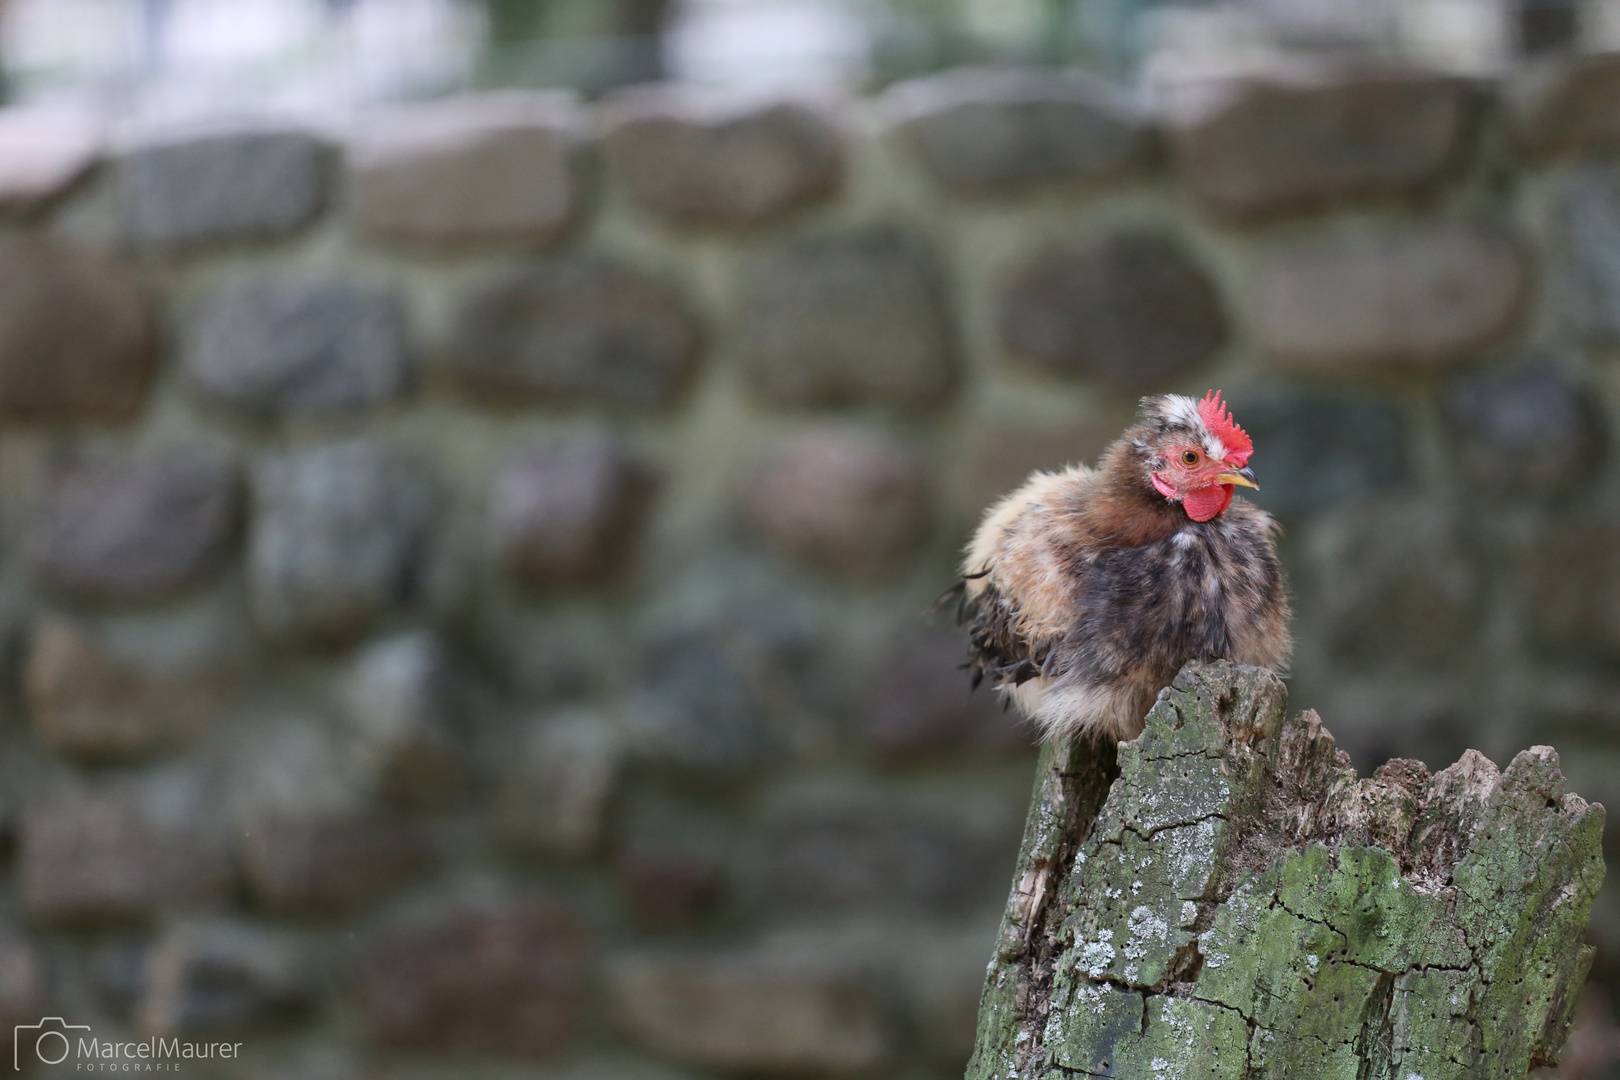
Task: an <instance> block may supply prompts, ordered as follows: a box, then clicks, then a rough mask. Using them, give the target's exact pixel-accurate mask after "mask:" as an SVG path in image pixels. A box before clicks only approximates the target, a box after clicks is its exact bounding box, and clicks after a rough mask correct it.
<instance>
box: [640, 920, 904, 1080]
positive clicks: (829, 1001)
mask: <svg viewBox="0 0 1620 1080" xmlns="http://www.w3.org/2000/svg"><path fill="white" fill-rule="evenodd" d="M608 985H609V989H610V991H611V994H612V998H613V1002H614V1006H615V1015H616V1016H617V1017H618V1019H619V1022H620V1024H621V1025H622V1026H623V1027H624V1028H625V1029H626V1030H628V1031H629V1032H630V1034H632V1035H633V1036H634V1037H635V1038H636V1039H637V1040H638V1041H640V1042H642V1043H644V1044H646V1045H647V1046H648V1047H650V1048H652V1049H654V1050H657V1051H658V1052H660V1053H663V1054H667V1055H669V1056H670V1057H673V1058H675V1059H676V1060H678V1061H681V1062H685V1063H687V1064H690V1065H696V1066H699V1067H701V1068H711V1069H720V1070H725V1071H728V1072H746V1073H750V1074H752V1073H767V1072H768V1073H788V1074H793V1075H801V1074H805V1075H835V1076H846V1075H863V1074H868V1073H876V1072H878V1071H879V1070H881V1069H882V1068H883V1067H884V1066H885V1065H887V1064H889V1063H890V1062H891V1061H892V1060H893V1058H894V1054H895V1051H896V1050H897V1049H898V1047H897V1043H896V1039H895V1036H894V1033H893V1031H892V1030H891V1028H890V1023H889V1020H888V1013H889V1011H890V1006H889V1002H888V1001H887V1000H886V995H885V994H884V992H883V989H882V986H881V984H880V982H879V980H878V979H877V977H876V976H875V975H874V973H873V972H872V970H871V969H870V967H869V966H867V965H866V964H864V963H861V962H858V961H849V960H845V959H842V958H839V957H833V956H829V955H827V954H825V953H821V954H815V955H812V954H809V953H807V952H805V953H787V952H782V951H779V950H774V951H766V950H757V951H751V952H710V953H700V952H671V953H633V954H627V955H622V956H619V957H616V958H615V959H614V961H613V963H612V964H611V965H610V966H609V971H608Z"/></svg>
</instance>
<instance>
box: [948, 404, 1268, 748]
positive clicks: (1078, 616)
mask: <svg viewBox="0 0 1620 1080" xmlns="http://www.w3.org/2000/svg"><path fill="white" fill-rule="evenodd" d="M1253 449H1254V446H1253V443H1252V442H1251V441H1250V439H1249V436H1248V435H1247V433H1245V432H1244V430H1243V429H1242V428H1240V427H1238V426H1237V424H1236V423H1235V422H1234V421H1233V419H1232V417H1231V415H1230V414H1229V413H1228V411H1227V408H1226V406H1225V405H1224V404H1223V403H1222V402H1221V398H1220V394H1219V393H1217V392H1213V391H1212V392H1210V393H1208V394H1206V395H1205V396H1204V399H1203V400H1202V401H1194V400H1192V399H1191V398H1188V397H1182V396H1180V395H1178V394H1167V395H1165V396H1163V397H1150V398H1143V399H1142V408H1141V418H1140V421H1139V422H1138V423H1137V424H1136V425H1135V426H1134V427H1131V428H1130V429H1129V430H1127V431H1126V432H1125V434H1124V435H1123V436H1121V437H1120V439H1119V440H1118V441H1117V442H1115V443H1114V444H1113V445H1112V446H1110V447H1109V448H1108V449H1107V450H1106V451H1104V453H1103V456H1102V460H1101V461H1100V462H1099V464H1098V466H1097V468H1096V469H1088V468H1086V467H1085V466H1083V465H1074V466H1070V467H1069V468H1067V469H1065V470H1063V471H1061V472H1056V473H1043V472H1037V473H1035V474H1034V475H1032V476H1031V477H1030V478H1029V479H1028V480H1027V481H1025V483H1024V485H1023V487H1021V488H1019V489H1018V490H1017V491H1015V492H1013V493H1012V494H1011V495H1008V496H1007V497H1006V498H1004V499H1002V500H1001V501H1000V502H998V503H996V504H995V505H994V506H992V507H991V508H990V509H989V510H987V511H986V512H985V516H984V521H983V523H982V524H981V525H980V526H979V530H978V532H977V533H976V534H975V535H974V537H973V540H972V542H971V543H970V544H969V545H968V548H967V553H966V556H965V558H964V560H963V563H962V578H963V580H962V583H961V585H960V587H959V588H960V596H961V607H960V611H961V618H962V621H963V622H964V623H965V624H966V625H967V626H968V627H969V631H970V646H969V649H970V656H971V659H970V663H969V666H970V667H971V668H972V669H973V673H974V685H975V686H977V685H978V684H979V682H980V681H982V680H983V679H986V678H988V679H989V680H990V681H991V683H992V684H993V685H995V686H996V687H997V688H998V689H999V690H1000V691H1001V692H1003V693H1004V694H1006V695H1007V696H1008V697H1009V698H1010V699H1011V700H1012V702H1013V703H1014V704H1015V705H1016V706H1017V707H1018V709H1019V710H1020V711H1021V712H1023V713H1024V714H1025V715H1027V716H1029V717H1030V718H1032V719H1033V720H1034V721H1035V722H1036V724H1037V725H1038V726H1039V727H1040V729H1041V731H1042V733H1043V735H1044V736H1045V737H1048V738H1053V737H1070V736H1077V735H1091V736H1094V737H1101V738H1108V739H1131V738H1135V737H1136V736H1137V735H1138V734H1140V733H1141V731H1142V724H1143V721H1144V719H1145V718H1146V716H1147V711H1148V709H1149V708H1150V707H1151V706H1152V705H1153V702H1154V699H1155V698H1156V697H1157V696H1158V693H1159V690H1160V689H1161V688H1163V687H1165V686H1167V685H1169V683H1170V681H1171V679H1173V678H1174V677H1175V674H1176V672H1177V671H1179V670H1180V669H1181V666H1182V665H1183V664H1184V663H1186V662H1187V661H1188V660H1192V659H1198V658H1204V659H1226V660H1233V661H1236V662H1238V663H1241V664H1256V665H1260V666H1262V667H1269V668H1272V669H1273V670H1277V671H1282V670H1283V668H1284V667H1285V666H1286V665H1287V662H1288V657H1289V653H1290V650H1291V643H1290V639H1289V635H1288V598H1287V594H1286V591H1285V588H1284V585H1283V578H1282V571H1281V570H1280V568H1279V567H1278V565H1277V553H1276V547H1275V538H1276V535H1277V524H1276V522H1275V521H1273V520H1272V518H1271V517H1270V515H1268V514H1267V513H1265V511H1263V510H1259V509H1257V508H1255V507H1254V506H1252V505H1251V504H1250V503H1249V502H1248V501H1247V500H1242V499H1239V500H1235V501H1234V500H1233V498H1232V493H1233V490H1234V489H1235V488H1237V487H1251V488H1258V487H1259V485H1258V484H1257V483H1256V482H1255V477H1254V473H1253V472H1252V471H1251V470H1250V469H1249V467H1248V465H1249V457H1250V455H1251V454H1252V453H1253Z"/></svg>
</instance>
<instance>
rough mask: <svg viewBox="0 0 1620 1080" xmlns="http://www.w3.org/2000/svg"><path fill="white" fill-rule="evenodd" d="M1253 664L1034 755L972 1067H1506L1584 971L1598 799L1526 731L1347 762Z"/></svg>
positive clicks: (1520, 1063)
mask: <svg viewBox="0 0 1620 1080" xmlns="http://www.w3.org/2000/svg"><path fill="white" fill-rule="evenodd" d="M1286 705H1287V694H1286V692H1285V691H1284V689H1283V685H1282V682H1281V681H1280V680H1279V679H1278V678H1277V677H1276V676H1275V675H1274V674H1272V673H1271V672H1269V671H1265V670H1263V669H1260V668H1250V667H1240V666H1237V665H1233V664H1229V663H1225V662H1214V663H1197V662H1195V663H1192V664H1188V665H1187V667H1186V668H1184V669H1183V670H1182V672H1181V673H1180V675H1178V676H1177V678H1176V681H1175V683H1174V684H1173V685H1172V686H1171V687H1170V688H1168V689H1166V690H1165V691H1164V692H1163V693H1162V694H1161V695H1160V697H1159V700H1158V702H1157V704H1155V706H1154V707H1153V710H1152V712H1151V713H1149V715H1148V721H1147V727H1146V729H1145V730H1144V731H1143V733H1142V735H1141V736H1140V737H1139V738H1137V739H1135V740H1134V741H1131V742H1126V743H1122V744H1120V745H1119V746H1118V747H1117V749H1116V748H1114V747H1106V746H1098V745H1095V744H1085V743H1070V742H1052V743H1049V744H1048V745H1047V746H1046V747H1045V748H1044V749H1043V751H1042V754H1041V760H1040V765H1039V769H1038V774H1037V778H1036V783H1035V792H1034V798H1033V803H1032V805H1031V807H1030V813H1029V820H1028V823H1027V825H1026V827H1025V834H1024V841H1023V847H1022V850H1021V852H1020V854H1019V861H1018V868H1017V871H1016V873H1015V876H1014V883H1013V889H1012V895H1011V897H1010V899H1009V901H1008V907H1007V911H1006V914H1005V916H1004V917H1003V919H1002V924H1001V931H1000V937H999V940H998V942H997V950H996V955H995V957H994V958H993V959H992V961H991V963H990V968H989V971H988V974H987V978H986V982H985V988H984V995H983V998H982V1000H981V1003H980V1012H979V1030H978V1037H977V1044H976V1047H975V1050H974V1054H973V1059H972V1061H971V1062H970V1063H969V1066H968V1071H967V1075H968V1078H969V1080H1059V1078H1078V1077H1087V1076H1110V1077H1122V1078H1129V1080H1161V1078H1162V1080H1172V1078H1173V1080H1184V1078H1194V1077H1198V1078H1209V1080H1226V1078H1230V1080H1251V1078H1267V1077H1275V1078H1283V1077H1286V1078H1288V1080H1308V1078H1322V1080H1327V1078H1341V1077H1342V1078H1343V1080H1385V1078H1388V1080H1460V1078H1463V1077H1468V1078H1473V1077H1493V1078H1494V1077H1501V1078H1511V1080H1521V1078H1522V1077H1524V1076H1525V1074H1526V1073H1527V1072H1528V1071H1529V1069H1530V1068H1532V1067H1534V1066H1537V1065H1541V1064H1552V1063H1554V1062H1556V1060H1557V1057H1558V1053H1559V1051H1560V1049H1561V1048H1562V1046H1563V1043H1564V1038H1565V1036H1566V1034H1567V1032H1568V1028H1569V1024H1570V1021H1571V1019H1572V1017H1573V1012H1574V1006H1575V999H1576V995H1577V994H1578V992H1579V990H1580V987H1581V984H1582V982H1583V981H1584V979H1585V976H1586V972H1587V969H1588V968H1589V967H1590V965H1591V961H1592V950H1591V949H1590V948H1589V947H1587V946H1585V945H1583V944H1582V941H1581V938H1582V934H1583V933H1584V931H1585V929H1586V922H1587V916H1588V914H1589V912H1590V909H1591V905H1592V899H1593V897H1594V896H1596V894H1597V890H1598V886H1599V885H1600V884H1601V883H1602V880H1603V859H1602V854H1601V839H1602V831H1603V807H1602V806H1601V805H1598V804H1594V803H1588V802H1586V801H1585V800H1584V799H1582V798H1581V797H1580V796H1578V795H1574V794H1568V793H1565V792H1564V790H1563V777H1562V775H1561V774H1560V773H1559V771H1558V757H1557V755H1556V754H1555V753H1554V752H1553V751H1552V749H1551V748H1549V747H1544V746H1537V747H1532V748H1531V749H1529V750H1526V751H1524V752H1522V753H1520V754H1519V755H1518V756H1517V757H1515V758H1514V759H1513V761H1512V763H1511V764H1510V765H1509V766H1508V767H1507V768H1506V769H1505V770H1501V771H1498V769H1497V768H1496V766H1495V765H1493V764H1492V763H1491V762H1490V761H1489V760H1488V759H1486V758H1485V757H1484V756H1483V755H1481V754H1479V753H1477V752H1475V751H1472V750H1470V751H1468V752H1467V753H1466V754H1464V755H1463V756H1462V758H1461V759H1460V760H1458V761H1457V763H1456V764H1454V765H1452V766H1450V767H1449V768H1447V769H1444V770H1442V771H1441V772H1439V773H1437V774H1434V775H1430V773H1429V770H1428V769H1427V768H1426V767H1425V766H1424V765H1423V764H1422V763H1421V762H1416V761H1406V760H1399V759H1397V760H1395V761H1391V762H1389V763H1387V764H1385V765H1384V766H1383V767H1381V768H1380V769H1379V770H1378V771H1377V772H1376V773H1375V774H1374V775H1373V776H1372V777H1371V778H1369V779H1360V778H1358V777H1357V776H1356V773H1355V770H1354V769H1353V768H1352V767H1351V765H1350V760H1349V758H1348V757H1347V756H1346V755H1345V754H1344V753H1343V752H1342V751H1340V750H1339V749H1338V748H1337V746H1336V745H1335V743H1334V741H1333V736H1332V735H1330V734H1329V733H1328V731H1327V730H1326V729H1325V728H1324V727H1323V726H1322V722H1321V720H1320V719H1319V718H1318V717H1317V716H1316V714H1315V713H1314V712H1305V713H1302V714H1299V715H1296V716H1294V717H1292V718H1288V717H1287V716H1286Z"/></svg>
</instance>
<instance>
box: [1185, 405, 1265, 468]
mask: <svg viewBox="0 0 1620 1080" xmlns="http://www.w3.org/2000/svg"><path fill="white" fill-rule="evenodd" d="M1198 417H1199V419H1201V420H1203V421H1204V426H1205V427H1207V428H1208V429H1209V430H1210V434H1212V435H1214V436H1215V437H1216V438H1217V439H1219V440H1221V445H1222V446H1224V447H1226V460H1227V461H1230V462H1232V463H1233V464H1235V465H1237V467H1238V468H1240V469H1241V468H1243V466H1245V465H1247V464H1248V463H1249V455H1250V454H1252V453H1254V443H1253V442H1252V441H1250V439H1249V433H1248V432H1246V431H1244V430H1243V429H1242V428H1240V427H1238V426H1237V423H1236V422H1235V421H1234V420H1233V419H1232V416H1231V414H1230V413H1228V412H1227V411H1226V403H1225V402H1224V401H1222V400H1221V392H1220V391H1219V390H1211V391H1210V392H1209V393H1207V394H1205V395H1204V400H1203V401H1200V402H1199V403H1198Z"/></svg>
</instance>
